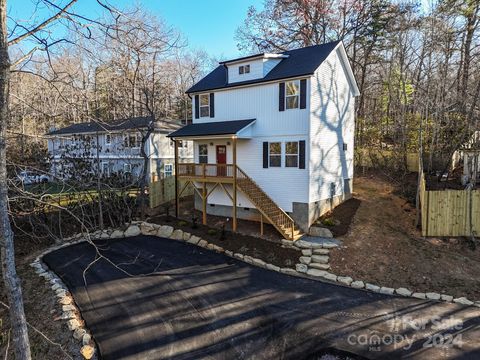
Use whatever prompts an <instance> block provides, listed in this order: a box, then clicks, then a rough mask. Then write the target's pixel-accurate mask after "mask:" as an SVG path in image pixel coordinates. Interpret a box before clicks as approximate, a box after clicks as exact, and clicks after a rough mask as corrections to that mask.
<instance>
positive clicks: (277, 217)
mask: <svg viewBox="0 0 480 360" xmlns="http://www.w3.org/2000/svg"><path fill="white" fill-rule="evenodd" d="M236 178H237V179H236V182H237V188H238V189H239V190H241V191H242V192H243V193H244V194H245V195H247V197H248V198H249V200H250V201H251V202H252V203H253V204H254V205H255V207H256V208H257V210H258V211H260V213H262V215H263V216H264V217H265V218H266V219H267V220H268V221H269V222H270V223H271V224H272V225H273V226H274V227H275V228H276V229H277V230H278V231H279V232H280V234H282V236H284V237H285V239H289V240H293V241H295V240H298V239H299V238H301V237H302V236H303V232H302V231H301V230H300V229H299V228H298V226H297V225H296V224H295V221H294V220H293V219H292V218H291V217H290V216H289V215H288V214H287V213H286V212H285V211H283V210H282V209H281V208H280V207H279V206H278V205H277V204H276V203H275V202H274V201H273V200H272V199H271V198H270V196H268V195H267V194H266V193H265V192H264V191H263V190H262V188H261V187H260V186H258V185H257V184H256V183H255V181H253V179H252V178H250V177H249V176H248V175H247V174H246V173H245V172H244V171H243V170H242V169H240V168H239V167H238V166H237V169H236Z"/></svg>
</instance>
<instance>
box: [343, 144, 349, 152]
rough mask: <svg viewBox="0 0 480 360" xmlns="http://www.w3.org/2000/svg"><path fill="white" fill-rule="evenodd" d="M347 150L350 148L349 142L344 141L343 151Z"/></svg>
mask: <svg viewBox="0 0 480 360" xmlns="http://www.w3.org/2000/svg"><path fill="white" fill-rule="evenodd" d="M347 150H348V146H347V144H345V143H343V151H347Z"/></svg>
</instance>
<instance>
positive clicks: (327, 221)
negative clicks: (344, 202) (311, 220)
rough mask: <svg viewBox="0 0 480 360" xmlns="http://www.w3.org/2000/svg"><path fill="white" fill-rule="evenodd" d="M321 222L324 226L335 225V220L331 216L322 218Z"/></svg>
mask: <svg viewBox="0 0 480 360" xmlns="http://www.w3.org/2000/svg"><path fill="white" fill-rule="evenodd" d="M322 224H323V225H325V226H335V220H333V219H332V218H326V219H323V220H322Z"/></svg>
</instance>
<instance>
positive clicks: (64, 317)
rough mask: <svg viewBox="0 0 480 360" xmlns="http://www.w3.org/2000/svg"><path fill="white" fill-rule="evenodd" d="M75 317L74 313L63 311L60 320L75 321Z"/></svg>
mask: <svg viewBox="0 0 480 360" xmlns="http://www.w3.org/2000/svg"><path fill="white" fill-rule="evenodd" d="M76 317H77V315H76V314H75V312H74V311H71V310H70V311H65V312H63V313H62V315H60V319H62V320H69V319H75V318H76Z"/></svg>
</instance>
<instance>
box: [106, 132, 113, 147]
mask: <svg viewBox="0 0 480 360" xmlns="http://www.w3.org/2000/svg"><path fill="white" fill-rule="evenodd" d="M111 143H112V135H111V134H106V135H105V145H110V144H111Z"/></svg>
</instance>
